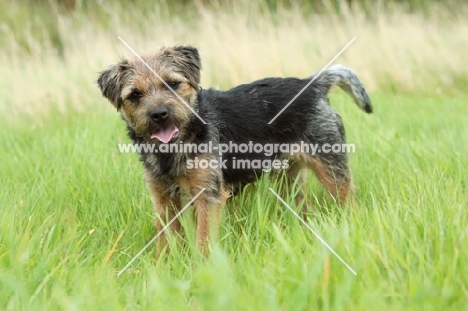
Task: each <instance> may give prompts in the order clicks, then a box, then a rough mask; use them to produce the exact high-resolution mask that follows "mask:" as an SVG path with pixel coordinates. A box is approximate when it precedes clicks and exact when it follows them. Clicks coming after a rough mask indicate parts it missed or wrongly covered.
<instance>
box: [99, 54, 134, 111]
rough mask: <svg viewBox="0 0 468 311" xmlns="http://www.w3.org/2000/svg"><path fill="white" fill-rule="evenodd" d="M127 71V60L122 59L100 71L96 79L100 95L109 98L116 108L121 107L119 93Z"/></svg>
mask: <svg viewBox="0 0 468 311" xmlns="http://www.w3.org/2000/svg"><path fill="white" fill-rule="evenodd" d="M129 73H130V65H129V63H128V61H126V60H123V61H121V62H120V63H118V64H117V65H114V66H111V67H109V68H107V69H106V70H104V71H103V72H101V75H100V76H99V79H98V80H97V83H98V85H99V88H100V89H101V92H102V95H104V96H105V97H106V98H107V99H109V100H110V102H111V103H112V105H114V107H115V108H117V110H120V107H122V97H121V96H120V95H121V92H122V87H123V84H124V83H125V80H126V78H127V77H128V75H129Z"/></svg>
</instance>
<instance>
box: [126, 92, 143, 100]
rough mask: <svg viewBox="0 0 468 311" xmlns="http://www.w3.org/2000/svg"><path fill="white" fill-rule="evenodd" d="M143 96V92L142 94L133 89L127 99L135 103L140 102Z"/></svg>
mask: <svg viewBox="0 0 468 311" xmlns="http://www.w3.org/2000/svg"><path fill="white" fill-rule="evenodd" d="M141 97H143V94H141V92H139V91H133V92H132V93H130V95H128V96H127V99H128V100H129V101H132V102H134V103H135V102H138V101H139V100H140V99H141Z"/></svg>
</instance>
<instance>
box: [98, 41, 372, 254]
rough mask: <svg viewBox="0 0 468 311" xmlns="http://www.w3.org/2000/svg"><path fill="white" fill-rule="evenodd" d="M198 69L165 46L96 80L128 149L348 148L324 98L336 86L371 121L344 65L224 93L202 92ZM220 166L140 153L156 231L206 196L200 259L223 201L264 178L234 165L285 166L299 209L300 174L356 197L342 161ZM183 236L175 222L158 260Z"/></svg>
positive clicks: (321, 157)
mask: <svg viewBox="0 0 468 311" xmlns="http://www.w3.org/2000/svg"><path fill="white" fill-rule="evenodd" d="M142 60H144V62H143V61H142ZM145 63H146V64H145ZM201 68H202V66H201V60H200V56H199V53H198V50H197V49H196V48H194V47H192V46H175V47H164V48H160V49H158V50H157V51H156V52H154V53H151V54H147V55H144V56H142V59H139V58H133V59H128V60H126V59H125V60H121V61H120V62H119V63H117V64H116V65H113V66H111V67H109V68H108V69H106V70H104V71H103V72H101V74H100V77H99V79H98V84H99V87H100V89H101V91H102V94H103V96H104V97H106V98H108V99H109V100H110V102H111V103H112V104H113V105H114V106H115V108H117V110H118V111H120V113H121V117H122V119H123V120H124V121H125V122H126V124H127V130H128V135H129V137H130V138H131V139H132V140H133V142H134V143H135V144H152V145H155V146H157V147H158V146H159V147H160V146H161V145H164V144H174V143H177V142H181V141H183V142H184V143H190V144H206V143H212V145H213V146H217V145H219V144H228V143H235V144H237V145H240V144H243V143H245V144H247V143H249V142H251V143H252V142H254V143H259V144H263V145H265V144H278V143H287V144H293V143H298V142H307V143H310V144H317V145H319V146H321V145H324V144H331V145H333V144H340V145H342V144H344V143H345V131H344V127H343V123H342V120H341V117H340V116H339V115H338V113H337V112H335V110H334V109H333V108H332V107H331V106H330V103H329V100H328V97H327V93H328V92H329V90H330V88H331V87H332V86H335V85H336V86H339V87H341V88H342V89H343V90H344V91H345V92H346V93H348V94H349V95H350V96H351V97H352V98H353V99H354V101H355V103H356V104H357V106H358V107H359V108H361V109H362V110H364V111H365V112H367V113H371V112H372V106H371V102H370V99H369V96H368V95H367V93H366V91H365V88H364V86H363V84H362V83H361V82H360V80H359V79H358V78H357V76H356V74H355V73H354V72H353V71H352V70H351V69H349V68H346V67H344V66H341V65H336V66H333V67H330V68H329V69H327V70H324V71H323V72H322V73H321V74H314V75H312V76H310V77H308V78H305V79H299V78H265V79H262V80H258V81H255V82H252V83H249V84H242V85H239V86H237V87H234V88H232V89H230V90H228V91H219V90H215V89H201V88H200V87H199V84H200V71H201ZM313 78H316V79H315V80H314V81H313V83H311V84H310V85H309V86H308V87H307V88H306V89H305V90H304V91H303V92H302V93H301V94H300V95H299V96H297V98H296V99H295V100H294V102H292V104H291V105H290V106H289V107H288V108H287V109H286V110H284V112H283V113H281V114H280V115H279V116H278V117H277V118H276V119H275V120H274V122H272V123H271V124H269V121H270V120H272V119H273V118H274V117H275V116H276V115H277V114H278V113H279V112H280V111H281V110H282V109H283V108H284V107H285V105H286V104H287V103H288V102H289V101H290V100H291V99H292V98H294V97H295V96H296V95H297V94H298V93H299V92H300V91H301V90H302V89H303V88H304V87H305V86H306V85H307V84H308V83H309V82H310V81H311V79H313ZM194 112H195V113H194ZM221 157H222V160H226V159H227V160H228V161H227V165H226V166H224V167H222V166H220V167H218V168H211V167H210V168H200V167H193V166H191V167H189V166H188V165H187V161H189V160H193V159H195V158H197V159H199V160H200V159H203V160H207V161H218V158H219V154H218V153H217V152H199V151H192V152H178V153H156V152H141V153H140V159H141V162H142V164H143V170H144V177H145V181H146V184H147V187H148V189H149V191H150V192H151V196H152V201H153V204H154V210H155V213H156V228H157V230H158V232H159V231H160V230H162V228H163V227H164V224H166V223H168V221H169V220H171V219H173V218H174V217H175V215H176V214H177V212H178V211H180V209H181V199H182V198H183V197H184V195H186V196H189V197H193V196H195V195H197V194H199V192H200V191H201V190H202V189H203V188H205V191H203V192H202V193H201V194H200V195H199V197H198V198H197V199H196V200H195V201H194V202H193V205H194V209H195V220H196V239H197V244H198V247H199V249H200V250H201V252H202V253H204V254H207V252H208V244H209V243H208V242H209V239H210V238H211V236H212V235H214V236H216V235H217V232H218V230H219V227H220V218H221V210H222V206H223V204H224V203H225V201H226V200H227V199H228V198H229V197H230V196H232V195H235V194H236V193H237V192H238V191H239V190H240V189H242V187H243V186H244V185H246V184H248V183H251V182H254V181H255V180H256V179H257V178H259V177H260V176H261V175H262V174H263V173H264V170H262V169H261V168H242V169H239V168H235V167H234V166H233V164H232V161H231V160H233V159H244V160H254V159H257V160H272V161H274V160H276V159H283V160H284V159H287V160H288V161H290V162H289V163H290V165H288V168H287V170H286V177H287V179H286V180H287V182H286V184H287V185H292V184H294V185H296V186H298V189H299V190H298V191H297V196H296V203H298V204H304V202H303V201H304V200H305V199H306V198H305V196H306V193H305V186H306V179H305V177H304V176H305V175H304V172H306V171H307V170H303V169H310V170H312V171H313V172H314V173H315V175H316V177H317V178H318V180H319V181H320V182H321V184H322V185H323V186H324V187H325V188H326V190H327V191H328V192H329V193H330V194H331V195H332V197H333V198H335V200H336V201H337V202H338V203H343V202H344V201H345V199H346V197H347V196H348V194H349V193H350V192H352V188H353V185H352V180H351V174H350V171H349V168H348V157H347V154H346V152H330V153H317V154H309V153H304V152H303V153H297V154H293V155H292V154H290V153H285V152H281V151H277V150H276V152H274V153H273V154H271V155H268V156H267V155H265V154H258V153H240V152H239V151H229V152H226V153H224V154H222V156H221ZM280 170H281V169H280ZM273 171H275V169H273ZM271 175H272V176H274V175H279V174H271ZM304 205H305V204H304ZM304 205H303V206H304ZM303 209H304V207H303ZM180 227H181V225H180V222H179V221H178V219H175V220H174V221H173V222H172V223H171V224H170V226H169V227H168V228H167V230H165V231H164V232H162V233H161V235H160V236H159V238H158V243H157V244H158V246H157V249H158V250H157V252H158V254H160V253H161V252H162V251H163V250H164V249H166V245H167V235H168V234H170V233H178V232H180V229H181V228H180Z"/></svg>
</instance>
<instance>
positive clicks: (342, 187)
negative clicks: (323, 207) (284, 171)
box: [307, 154, 354, 205]
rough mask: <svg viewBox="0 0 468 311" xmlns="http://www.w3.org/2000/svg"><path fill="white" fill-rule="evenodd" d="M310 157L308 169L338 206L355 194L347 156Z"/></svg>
mask: <svg viewBox="0 0 468 311" xmlns="http://www.w3.org/2000/svg"><path fill="white" fill-rule="evenodd" d="M330 155H331V154H321V155H319V156H309V159H308V161H307V163H308V167H309V168H311V169H312V170H313V172H314V173H315V175H316V176H317V179H318V180H319V181H320V183H321V184H322V185H323V186H324V187H325V189H326V190H327V191H328V192H329V193H330V194H331V196H332V197H333V198H334V199H335V201H336V202H337V203H338V204H340V205H341V204H343V203H344V202H345V201H346V198H347V197H348V195H350V194H351V195H352V194H353V189H354V186H353V182H352V178H351V172H350V170H349V167H348V159H347V156H346V154H333V155H331V156H330Z"/></svg>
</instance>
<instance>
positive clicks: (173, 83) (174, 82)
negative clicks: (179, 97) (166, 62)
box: [167, 81, 180, 90]
mask: <svg viewBox="0 0 468 311" xmlns="http://www.w3.org/2000/svg"><path fill="white" fill-rule="evenodd" d="M167 85H169V86H170V87H171V89H173V90H176V89H177V88H178V87H179V85H180V82H178V81H172V82H167Z"/></svg>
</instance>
